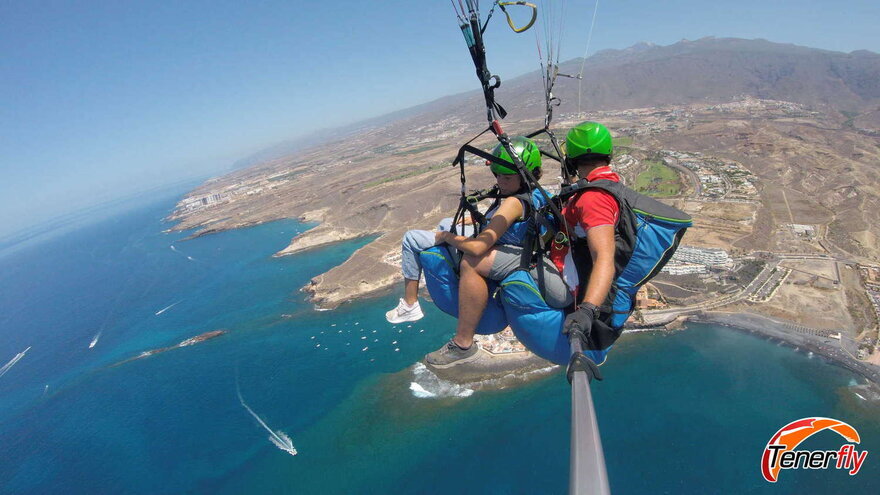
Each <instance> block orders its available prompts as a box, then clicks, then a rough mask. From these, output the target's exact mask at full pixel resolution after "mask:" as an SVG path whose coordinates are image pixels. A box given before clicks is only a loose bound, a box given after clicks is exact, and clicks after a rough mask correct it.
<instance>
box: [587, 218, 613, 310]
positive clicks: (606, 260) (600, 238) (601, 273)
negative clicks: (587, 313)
mask: <svg viewBox="0 0 880 495" xmlns="http://www.w3.org/2000/svg"><path fill="white" fill-rule="evenodd" d="M587 244H588V245H589V246H590V256H592V258H593V271H592V272H590V280H589V282H588V283H587V294H586V295H585V296H584V302H588V303H591V304H594V305H596V307H599V306H601V305H602V304H603V303H604V302H605V298H606V297H608V291H609V290H610V289H611V282H612V280H613V279H614V226H613V225H598V226H596V227H593V228H591V229H590V230H588V231H587Z"/></svg>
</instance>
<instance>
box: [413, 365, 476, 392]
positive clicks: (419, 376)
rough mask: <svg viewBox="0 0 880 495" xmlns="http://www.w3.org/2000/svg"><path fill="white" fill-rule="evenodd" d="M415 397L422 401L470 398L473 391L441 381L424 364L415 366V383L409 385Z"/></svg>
mask: <svg viewBox="0 0 880 495" xmlns="http://www.w3.org/2000/svg"><path fill="white" fill-rule="evenodd" d="M409 389H410V390H412V394H413V396H414V397H418V398H420V399H429V398H440V397H470V396H471V395H473V393H474V391H473V389H470V388H467V387H464V386H461V385H456V384H455V383H452V382H447V381H446V380H441V379H440V378H438V377H437V375H435V374H434V373H433V372H431V370H429V369H428V367H427V366H425V365H424V364H422V363H416V365H415V366H413V381H412V382H411V383H410V384H409Z"/></svg>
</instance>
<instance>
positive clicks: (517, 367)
mask: <svg viewBox="0 0 880 495" xmlns="http://www.w3.org/2000/svg"><path fill="white" fill-rule="evenodd" d="M479 356H480V357H479V358H477V359H476V360H474V361H471V362H470V363H467V364H465V365H461V366H455V367H452V368H446V369H437V368H434V367H433V366H431V365H429V364H427V363H424V364H425V365H426V366H427V368H428V369H429V370H431V372H433V373H434V374H435V375H437V377H438V378H440V379H441V380H446V381H448V382H452V383H455V384H458V385H465V386H468V387H469V388H493V389H494V388H505V387H508V386H512V385H515V384H518V383H525V382H526V381H528V379H529V378H531V377H534V378H539V377H541V376H544V375H545V374H546V373H550V372H552V371H554V370H555V369H556V368H558V367H557V366H556V365H554V364H553V363H551V362H550V361H547V360H545V359H542V358H540V357H538V356H536V355H534V354H533V353H531V352H528V351H526V352H516V353H510V354H492V353H490V352H487V351H485V350H483V349H480V353H479ZM542 371H546V373H542Z"/></svg>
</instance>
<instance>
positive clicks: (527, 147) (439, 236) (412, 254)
mask: <svg viewBox="0 0 880 495" xmlns="http://www.w3.org/2000/svg"><path fill="white" fill-rule="evenodd" d="M510 144H511V146H512V147H513V150H514V151H515V152H516V153H517V154H518V155H519V157H520V159H521V160H522V162H523V164H525V166H526V168H527V169H528V170H529V171H530V172H531V173H532V175H533V176H535V178H540V177H541V152H540V150H539V149H538V146H537V145H536V144H535V143H534V142H533V141H532V140H530V139H528V138H524V137H515V138H513V139H511V142H510ZM492 154H493V155H494V156H496V157H499V158H501V159H502V160H505V161H507V162H510V163H511V165H512V164H513V160H511V158H510V156H509V155H508V154H507V151H506V150H505V149H504V148H503V147H502V146H501V145H500V144H499V145H498V146H496V147H495V149H494V150H493V151H492ZM490 169H491V170H492V173H493V174H494V175H495V180H496V183H497V185H498V189H499V192H500V193H501V195H502V196H506V197H505V199H503V200H502V201H500V202H497V203H495V207H494V208H492V209H490V210H489V211H488V212H486V219H487V220H489V223H488V225H487V226H486V228H485V229H484V230H483V232H481V233H480V234H479V235H478V236H477V237H476V238H473V237H471V236H470V234H471V233H472V232H473V230H468V227H469V226H465V232H463V234H465V235H456V236H453V235H452V233H451V232H449V228H448V227H447V226H446V225H444V224H443V223H441V226H440V227H441V230H440V231H437V232H432V231H428V230H410V231H407V232H406V234H404V236H403V243H402V246H401V261H400V265H401V271H403V285H404V296H403V298H401V299H400V302H399V303H398V304H397V307H396V308H394V309H392V310H391V311H388V312H387V313H385V319H386V320H388V321H389V322H390V323H403V322H407V321H416V320H419V319H421V318H422V317H423V316H424V314H423V313H422V309H421V306H420V305H419V299H418V294H419V279H420V278H421V274H422V266H421V263H420V261H419V253H420V252H421V251H424V250H425V249H428V248H429V247H431V246H435V245H437V244H442V243H444V242H447V243H449V244H450V245H452V246H453V247H456V248H458V249H460V250H462V251H464V252H471V253H484V252H485V251H486V250H488V249H489V248H491V247H492V246H493V245H495V244H496V243H498V244H512V245H522V241H523V238H524V237H525V229H526V222H524V221H523V219H524V206H523V204H522V201H521V200H519V199H517V198H514V197H512V196H514V195H517V194H521V193H524V192H527V188H525V185H524V184H523V183H522V180H521V178H520V176H519V174H518V173H517V171H516V169H515V168H514V167H504V166H502V165H500V164H497V163H491V165H490ZM533 196H535V195H533ZM539 201H541V202H540V204H541V205H543V204H544V202H543V200H542V199H539ZM471 228H472V227H471ZM468 345H470V344H468ZM473 353H476V349H474V350H473Z"/></svg>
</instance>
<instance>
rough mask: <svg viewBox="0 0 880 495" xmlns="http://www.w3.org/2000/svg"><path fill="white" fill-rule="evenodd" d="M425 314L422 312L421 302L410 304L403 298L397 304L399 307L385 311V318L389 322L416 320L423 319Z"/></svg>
mask: <svg viewBox="0 0 880 495" xmlns="http://www.w3.org/2000/svg"><path fill="white" fill-rule="evenodd" d="M424 316H425V314H424V313H422V307H421V306H419V302H418V301H416V303H415V304H413V305H412V306H410V305H409V304H407V303H406V301H404V300H403V299H401V300H400V302H399V303H398V304H397V307H396V308H394V309H392V310H391V311H389V312H387V313H385V319H386V320H388V322H389V323H403V322H405V321H416V320H421V319H422V318H423V317H424Z"/></svg>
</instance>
